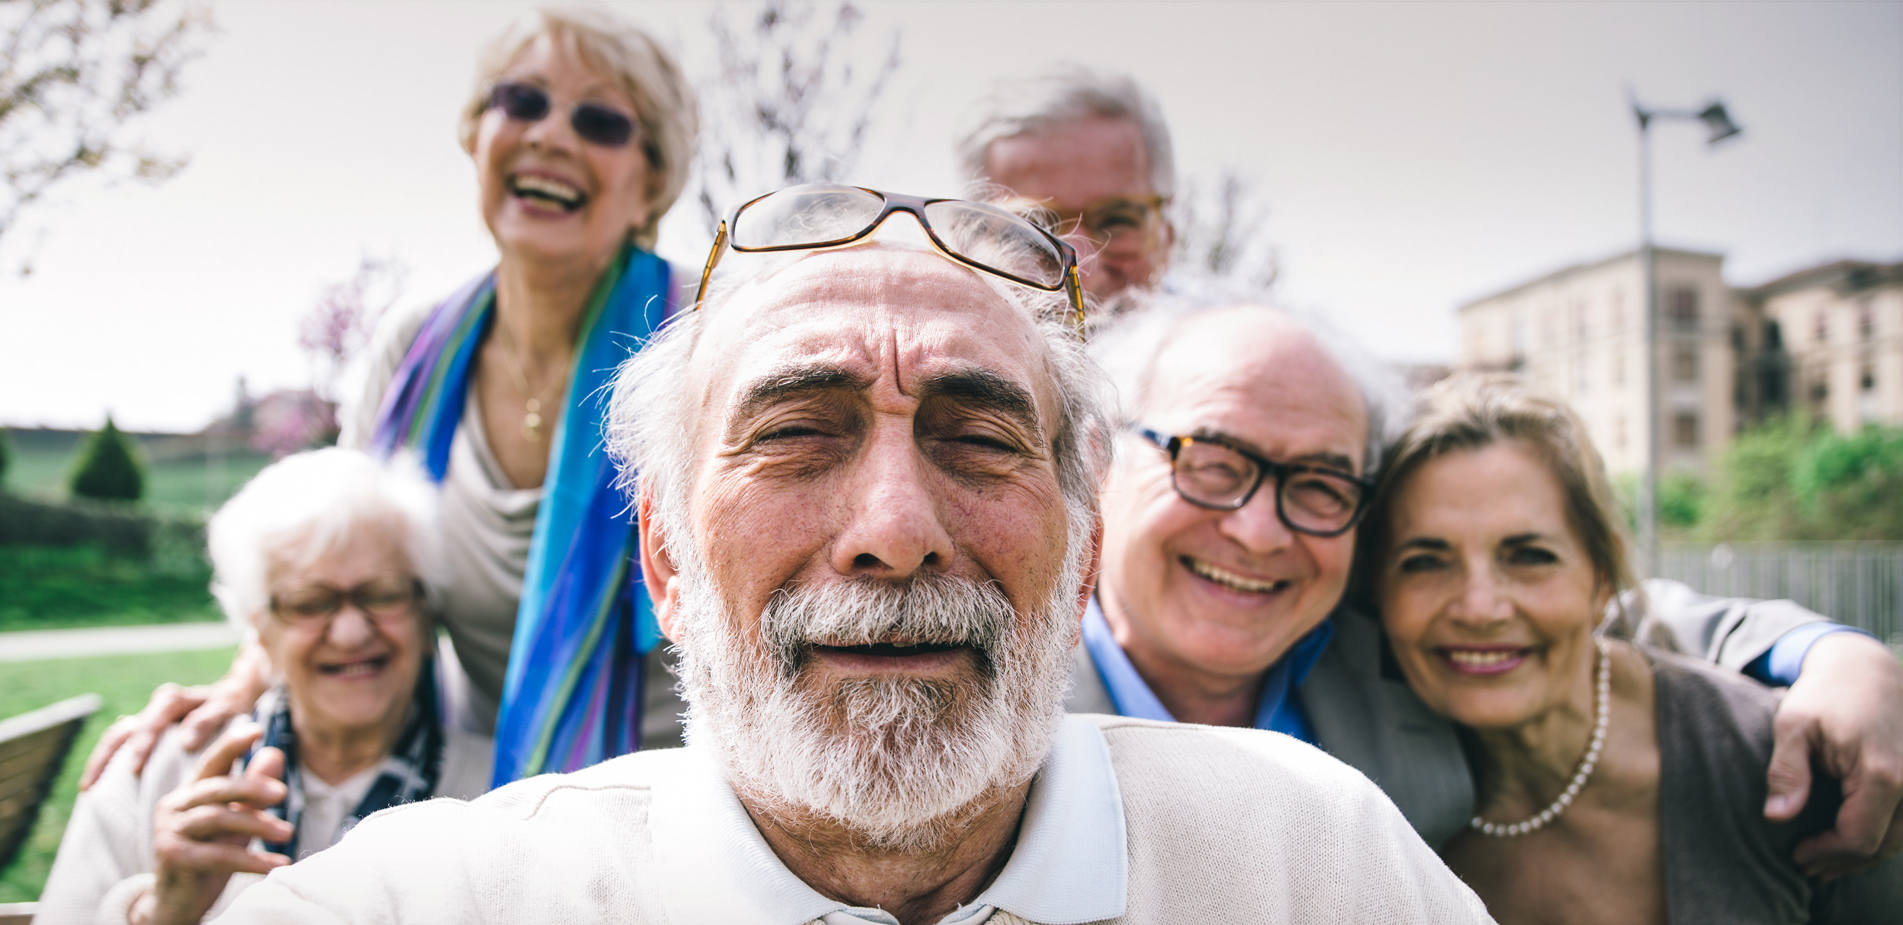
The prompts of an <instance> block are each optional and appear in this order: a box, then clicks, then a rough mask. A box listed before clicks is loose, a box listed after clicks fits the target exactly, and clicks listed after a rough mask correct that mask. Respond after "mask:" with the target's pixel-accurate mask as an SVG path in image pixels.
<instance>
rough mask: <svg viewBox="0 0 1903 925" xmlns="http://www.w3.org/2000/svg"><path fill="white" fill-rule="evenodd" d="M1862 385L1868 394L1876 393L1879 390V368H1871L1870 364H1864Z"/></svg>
mask: <svg viewBox="0 0 1903 925" xmlns="http://www.w3.org/2000/svg"><path fill="white" fill-rule="evenodd" d="M1861 384H1862V386H1863V390H1864V391H1866V392H1874V391H1876V390H1877V368H1876V367H1874V366H1871V365H1870V364H1868V363H1865V364H1863V375H1862V382H1861Z"/></svg>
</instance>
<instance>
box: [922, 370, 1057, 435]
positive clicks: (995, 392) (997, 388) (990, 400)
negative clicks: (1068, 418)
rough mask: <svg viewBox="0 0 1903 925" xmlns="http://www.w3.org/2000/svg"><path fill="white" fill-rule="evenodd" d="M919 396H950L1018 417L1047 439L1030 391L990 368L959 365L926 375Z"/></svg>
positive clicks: (1021, 424) (1029, 430) (1032, 432)
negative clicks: (950, 369)
mask: <svg viewBox="0 0 1903 925" xmlns="http://www.w3.org/2000/svg"><path fill="white" fill-rule="evenodd" d="M918 397H919V400H920V401H926V400H928V399H932V398H948V399H952V400H954V401H956V402H957V403H959V404H961V405H965V406H968V407H977V408H981V409H986V410H990V411H995V412H998V413H999V414H1003V415H1004V416H1006V417H1008V418H1010V419H1012V420H1013V421H1016V422H1017V424H1018V426H1019V427H1022V428H1024V430H1025V432H1026V433H1029V434H1030V435H1031V436H1032V437H1033V438H1035V439H1037V440H1038V441H1040V442H1041V441H1043V439H1044V428H1043V427H1042V426H1041V425H1040V424H1039V423H1038V420H1037V406H1036V405H1035V404H1033V403H1032V401H1031V393H1030V392H1027V391H1025V390H1024V388H1023V387H1022V386H1020V385H1018V384H1017V383H1015V382H1012V381H1011V380H1009V379H1006V378H1004V377H1003V376H1000V375H998V374H997V373H994V372H992V371H990V370H988V369H977V368H972V369H960V370H953V371H951V372H945V373H938V374H936V375H932V376H927V377H926V378H925V379H924V381H922V382H921V383H920V384H919V387H918Z"/></svg>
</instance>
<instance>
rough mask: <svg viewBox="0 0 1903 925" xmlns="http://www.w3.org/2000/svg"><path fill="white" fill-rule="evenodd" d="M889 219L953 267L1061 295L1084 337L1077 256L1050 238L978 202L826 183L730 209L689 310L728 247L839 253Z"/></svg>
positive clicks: (702, 293) (717, 232)
mask: <svg viewBox="0 0 1903 925" xmlns="http://www.w3.org/2000/svg"><path fill="white" fill-rule="evenodd" d="M894 212H905V213H908V214H910V215H911V216H912V217H913V218H915V219H917V220H918V223H919V227H920V228H922V229H924V231H925V236H926V237H927V238H928V239H930V241H931V242H932V246H933V247H934V248H936V249H937V250H938V252H939V253H941V254H943V255H944V256H946V257H948V258H950V259H951V260H954V261H957V262H958V263H962V264H964V265H965V266H968V267H971V268H972V269H975V270H979V271H981V272H984V273H989V274H991V275H993V276H997V277H1000V278H1002V279H1006V280H1009V281H1011V282H1013V283H1017V284H1018V285H1020V286H1027V287H1029V288H1032V289H1036V290H1039V291H1042V292H1062V293H1064V294H1065V295H1066V296H1068V297H1069V299H1070V308H1071V322H1072V324H1073V325H1074V326H1075V327H1076V329H1077V336H1078V337H1079V338H1082V337H1083V336H1084V290H1083V283H1082V281H1081V280H1080V278H1079V277H1078V273H1077V251H1076V250H1075V249H1073V248H1072V247H1071V246H1070V245H1069V244H1067V243H1065V242H1064V241H1063V240H1062V239H1060V238H1058V237H1057V236H1056V235H1053V234H1051V233H1050V232H1048V231H1045V230H1044V229H1042V228H1039V227H1038V226H1037V225H1035V224H1033V223H1031V222H1030V221H1027V220H1025V219H1024V218H1022V217H1020V216H1017V215H1013V214H1012V213H1010V212H1008V211H1005V210H1004V209H1001V208H998V207H997V206H992V205H986V204H984V203H977V202H966V201H965V200H962V199H927V198H924V197H921V196H906V195H901V194H898V193H885V192H880V191H878V190H873V189H866V188H864V187H859V186H837V185H833V184H824V183H808V184H802V185H800V186H790V187H787V188H786V189H783V190H778V191H776V192H771V193H768V194H766V195H764V196H760V197H758V198H756V199H752V200H749V201H747V202H744V203H741V204H740V205H738V206H735V207H734V209H733V211H732V212H730V213H728V214H727V217H726V218H725V219H723V220H722V221H721V223H720V226H719V228H718V229H716V230H715V232H714V247H713V250H712V251H711V252H710V253H708V255H707V266H706V268H705V269H703V270H702V271H701V274H700V289H699V290H698V291H696V292H695V293H694V307H695V309H696V310H698V309H699V307H700V304H701V301H702V300H703V299H704V298H706V296H707V283H708V281H709V280H711V279H712V278H713V275H714V267H715V266H716V265H718V264H719V263H720V258H721V255H722V254H724V253H725V252H726V250H727V249H728V248H732V249H733V250H736V251H739V252H741V253H743V254H746V253H772V252H776V251H793V250H823V249H826V248H832V247H843V246H845V245H848V244H852V243H854V242H856V241H860V240H862V239H864V238H865V237H866V236H868V235H870V234H872V232H873V231H874V230H875V229H877V228H878V227H879V225H881V224H882V223H884V222H885V220H886V219H887V218H890V217H891V216H892V213H894ZM743 218H744V219H745V221H744V222H743V221H742V219H743ZM1005 257H1010V258H1013V259H1011V260H1009V261H1006V260H1005V259H1003V258H1005ZM1007 262H1008V264H1009V265H1004V266H1001V265H1000V264H1005V263H1007Z"/></svg>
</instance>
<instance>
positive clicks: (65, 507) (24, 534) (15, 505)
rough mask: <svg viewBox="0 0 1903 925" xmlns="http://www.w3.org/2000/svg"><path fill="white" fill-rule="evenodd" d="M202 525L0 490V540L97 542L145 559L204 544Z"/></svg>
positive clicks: (63, 544) (14, 542) (64, 543)
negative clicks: (1, 491)
mask: <svg viewBox="0 0 1903 925" xmlns="http://www.w3.org/2000/svg"><path fill="white" fill-rule="evenodd" d="M204 533H205V528H204V526H203V525H202V524H199V523H197V522H195V521H190V520H178V519H173V518H164V517H157V516H154V515H152V514H150V513H148V512H145V511H140V510H137V509H131V508H127V507H125V506H123V505H116V504H96V503H89V502H85V501H72V502H68V503H66V504H50V503H47V502H44V501H34V500H30V499H28V498H24V497H21V496H19V495H10V494H0V546H53V547H72V546H86V545H97V546H99V547H100V548H101V549H104V550H105V551H106V553H107V554H108V555H111V556H115V557H118V558H122V559H136V560H139V561H142V562H143V561H150V560H152V559H153V558H154V556H155V554H156V555H158V556H159V557H161V558H170V557H173V556H176V555H177V554H178V551H179V547H184V548H186V549H203V548H204Z"/></svg>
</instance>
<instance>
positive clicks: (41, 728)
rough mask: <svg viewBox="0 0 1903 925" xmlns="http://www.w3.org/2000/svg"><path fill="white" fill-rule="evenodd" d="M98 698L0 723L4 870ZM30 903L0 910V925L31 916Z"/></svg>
mask: <svg viewBox="0 0 1903 925" xmlns="http://www.w3.org/2000/svg"><path fill="white" fill-rule="evenodd" d="M99 703H100V701H99V695H98V694H81V695H79V696H78V697H74V698H71V699H69V700H62V701H60V702H59V703H56V704H53V705H52V706H50V707H42V708H40V709H38V710H34V711H33V712H31V713H22V714H20V715H19V716H15V717H13V718H11V719H5V720H0V870H5V869H6V867H7V865H8V864H11V863H12V862H13V858H14V855H16V854H19V852H20V847H21V846H22V845H24V844H26V840H27V836H29V835H31V834H32V832H33V821H34V820H35V819H38V818H39V816H40V806H41V804H43V803H45V802H46V796H47V794H49V793H51V792H52V790H53V781H54V780H56V779H57V778H58V777H59V772H60V768H61V767H62V766H63V765H65V763H66V753H67V752H69V751H71V750H72V748H73V740H74V739H77V738H78V737H79V730H80V728H81V727H82V726H84V725H86V718H87V717H89V716H91V715H93V714H94V713H97V712H99ZM31 905H32V904H31V903H11V904H7V905H4V906H0V925H14V922H15V921H24V919H17V920H16V919H15V918H14V916H15V915H22V914H24V915H28V916H30V915H31V909H30V908H24V909H23V908H21V907H30V906H31Z"/></svg>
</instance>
